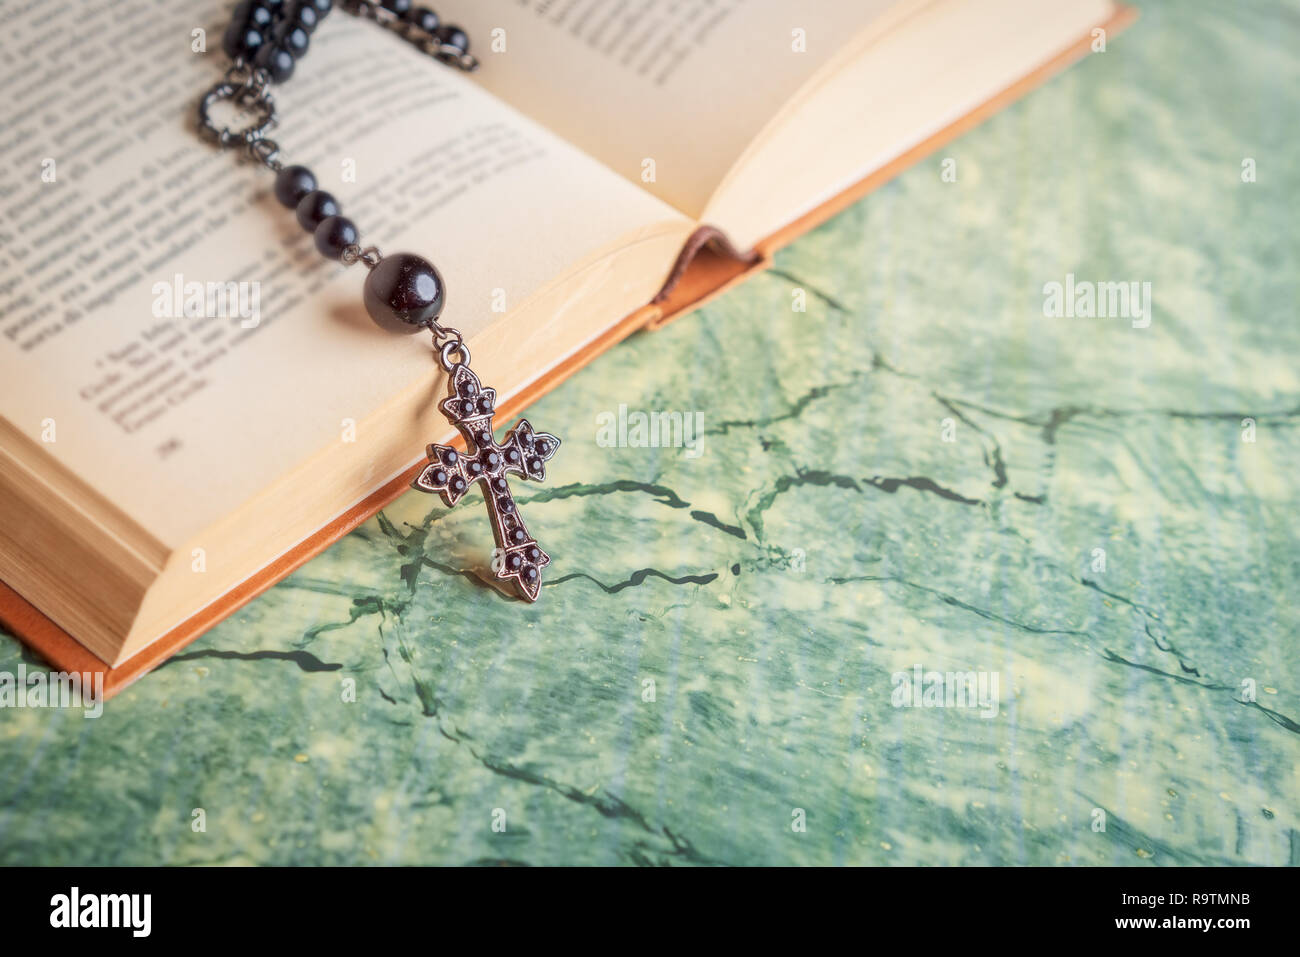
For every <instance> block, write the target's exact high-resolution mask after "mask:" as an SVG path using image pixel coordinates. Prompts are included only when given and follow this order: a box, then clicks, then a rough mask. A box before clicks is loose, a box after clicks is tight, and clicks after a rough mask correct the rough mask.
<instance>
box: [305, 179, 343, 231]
mask: <svg viewBox="0 0 1300 957" xmlns="http://www.w3.org/2000/svg"><path fill="white" fill-rule="evenodd" d="M340 212H342V210H340V209H339V204H338V201H337V200H336V199H335V198H334V197H333V196H331V195H330V194H329V193H327V192H325V190H323V189H314V190H312V191H311V192H310V193H308V194H307V195H306V196H304V197H303V198H302V199H301V200H299V201H298V208H297V209H296V210H295V211H294V214H295V215H296V216H297V217H298V225H299V226H301V227H302V228H303V229H305V230H307V232H309V233H314V232H315V231H316V227H317V226H319V225H320V224H321V222H322V221H323V220H326V219H329V218H330V217H331V216H337V215H338V214H339V213H340Z"/></svg>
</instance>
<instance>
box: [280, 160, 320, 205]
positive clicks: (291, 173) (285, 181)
mask: <svg viewBox="0 0 1300 957" xmlns="http://www.w3.org/2000/svg"><path fill="white" fill-rule="evenodd" d="M315 188H316V177H315V175H314V174H313V173H312V171H311V170H309V169H308V168H307V167H305V166H286V167H285V168H284V169H282V170H280V172H279V173H277V174H276V175H275V198H276V199H278V200H279V201H280V205H282V206H287V207H288V208H289V209H297V208H298V204H299V203H301V202H302V198H303V197H304V196H306V195H307V194H308V193H310V192H311V191H312V190H314V189H315Z"/></svg>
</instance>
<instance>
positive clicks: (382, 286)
mask: <svg viewBox="0 0 1300 957" xmlns="http://www.w3.org/2000/svg"><path fill="white" fill-rule="evenodd" d="M340 6H341V7H342V9H344V10H345V11H347V12H348V13H351V14H354V15H356V16H361V17H366V18H368V19H371V20H374V21H375V22H377V23H378V24H380V25H381V26H383V27H386V28H387V29H390V30H392V31H393V32H395V33H397V34H399V35H400V36H402V37H404V38H405V39H407V40H408V41H410V42H411V43H414V44H415V45H416V47H418V48H419V49H420V50H421V51H422V52H424V53H427V54H429V55H430V56H432V57H434V58H435V59H438V60H440V61H442V62H443V63H447V64H449V65H451V66H455V67H457V68H458V69H461V70H465V71H472V70H474V69H476V68H477V67H478V61H477V60H476V59H475V58H474V57H473V56H471V55H470V53H469V37H467V36H466V35H465V31H463V30H461V29H460V28H459V27H457V26H453V25H451V24H440V23H439V21H438V17H437V14H435V13H434V12H433V11H432V10H428V9H426V8H423V7H412V5H411V0H382V2H381V0H341V3H340ZM332 8H333V0H244V2H242V3H240V4H239V5H238V6H237V7H236V8H235V12H234V17H233V19H232V21H231V24H230V27H229V28H228V29H227V30H226V34H225V38H224V40H223V42H222V48H223V49H224V51H225V53H226V55H227V56H229V57H230V58H231V60H233V61H234V62H233V63H232V65H231V66H230V68H229V69H228V70H227V71H226V75H225V78H224V79H223V80H222V81H221V82H220V83H218V84H217V85H216V86H214V87H212V89H210V90H209V91H208V92H207V93H206V94H205V95H204V97H203V99H202V100H201V101H200V103H199V111H198V112H199V132H200V134H201V135H202V136H203V137H204V138H206V139H208V140H211V141H212V142H213V143H215V144H216V145H217V146H219V147H221V148H223V149H225V148H227V147H240V148H242V149H244V150H245V151H246V152H247V153H248V155H249V156H250V157H251V158H252V159H253V160H254V161H256V162H257V163H260V164H261V165H263V166H265V167H267V168H268V169H270V170H272V171H273V172H274V173H275V174H276V175H275V197H276V199H278V200H279V201H280V203H281V204H283V205H284V206H286V207H288V208H289V209H292V210H294V213H295V215H296V216H297V219H298V223H299V225H301V226H302V228H303V229H305V230H307V231H308V232H310V233H311V234H312V236H313V237H314V239H315V242H316V248H317V249H318V250H320V253H321V255H323V256H325V257H326V258H328V259H333V260H336V261H338V262H341V263H343V264H344V265H346V266H351V265H354V264H355V263H362V264H363V265H365V267H366V268H367V269H368V270H369V271H370V272H369V274H368V275H367V276H366V282H365V289H364V294H363V298H364V301H365V305H366V311H367V312H368V313H370V317H371V318H372V319H374V321H375V323H376V324H377V325H378V326H380V327H381V328H383V329H386V330H388V331H389V332H401V333H413V332H418V331H420V330H421V329H427V330H429V331H430V332H432V334H433V348H434V351H435V352H436V353H437V355H438V361H439V362H440V363H441V365H442V367H443V369H444V370H446V372H447V389H448V392H447V398H445V399H443V400H442V402H441V403H440V404H439V406H438V408H439V409H440V410H441V411H442V413H443V415H445V416H446V417H447V418H448V420H449V421H450V422H451V423H452V424H453V425H454V426H456V428H457V429H458V430H459V431H460V433H461V435H462V436H464V438H465V446H466V450H467V451H465V452H463V453H462V452H457V451H456V450H455V449H453V448H451V447H450V446H446V445H438V444H432V445H430V446H428V449H427V453H428V457H429V464H428V465H427V466H425V468H424V470H423V471H422V472H420V474H419V475H418V476H417V477H416V479H415V481H414V482H413V483H412V484H413V485H414V486H415V488H418V489H420V490H421V491H423V492H436V493H438V494H439V495H440V496H442V500H443V502H444V503H446V504H447V505H448V506H451V505H455V504H456V503H457V502H458V501H460V499H461V497H462V496H463V495H464V494H465V493H466V492H467V491H468V490H469V487H470V485H471V484H472V483H474V482H480V483H482V488H483V498H484V500H485V501H486V502H487V508H488V516H489V518H490V519H491V521H492V534H493V536H494V537H495V539H496V544H497V553H496V555H497V557H496V558H495V559H494V561H493V568H494V570H495V571H496V576H497V578H498V579H499V580H502V581H511V580H513V582H514V586H515V588H516V589H517V590H518V591H519V593H520V594H521V595H523V597H524V598H526V599H528V601H536V600H537V594H538V592H539V591H540V589H541V587H542V579H541V570H542V568H544V567H545V566H546V565H547V564H549V563H550V560H551V559H550V556H549V555H547V554H546V553H545V552H544V551H542V550H541V548H539V547H538V545H537V542H536V541H535V540H534V539H533V537H532V536H531V535H529V534H528V529H527V528H525V527H524V522H523V519H522V518H520V517H519V510H518V509H517V508H516V507H515V500H514V497H513V496H512V495H511V494H510V483H509V482H508V481H507V479H506V476H507V475H511V474H513V475H518V476H521V477H523V478H525V479H533V480H535V481H539V482H540V481H542V480H543V479H545V478H546V461H547V460H548V459H549V458H550V457H551V456H552V455H554V454H555V451H556V449H558V448H559V446H560V440H559V439H557V438H556V437H555V436H553V435H550V434H548V433H546V432H534V431H533V427H532V426H531V425H529V423H528V420H527V419H520V420H519V423H518V424H517V425H516V426H515V427H514V428H513V429H511V430H510V431H509V432H508V433H507V434H506V436H505V438H504V439H502V440H501V441H500V442H497V441H496V440H495V439H494V438H493V435H492V416H493V412H494V408H495V403H496V391H495V390H493V389H489V388H485V387H483V386H482V385H481V384H480V383H479V380H478V376H476V375H475V374H474V373H473V372H471V371H470V368H469V348H468V347H467V346H466V345H465V341H464V337H463V336H462V335H461V334H460V332H459V331H457V330H455V329H451V328H449V327H447V326H444V325H442V324H441V323H439V322H438V316H439V315H441V314H442V309H443V306H444V305H445V304H446V285H445V284H444V282H443V279H442V274H441V273H439V272H438V270H437V268H436V267H435V266H434V265H433V263H431V262H429V261H428V260H427V259H424V258H423V257H421V256H416V255H413V254H411V253H397V254H395V255H392V256H381V255H380V252H379V250H378V249H376V248H375V247H374V246H367V247H365V248H362V246H361V244H360V242H359V239H360V234H359V233H358V232H357V227H356V224H355V223H353V222H352V220H350V219H348V218H347V217H346V216H343V215H341V214H340V212H341V211H340V207H339V204H338V201H337V200H336V199H335V198H334V197H333V196H331V195H330V194H329V193H327V192H325V190H323V189H318V188H317V181H316V177H315V176H314V175H313V174H312V172H311V170H309V169H307V168H306V167H303V166H285V165H284V164H283V163H281V162H280V159H279V153H280V147H279V144H277V143H276V142H275V141H274V140H271V139H268V138H267V136H266V133H267V132H268V131H269V130H270V129H271V128H272V127H273V126H275V123H276V113H275V102H274V100H273V99H272V97H271V94H270V85H271V84H272V83H283V82H284V81H285V80H287V79H289V77H290V76H292V75H293V70H294V66H295V64H296V63H297V61H298V60H301V59H302V58H303V56H304V55H306V53H307V47H308V46H309V43H310V39H311V34H312V31H313V30H315V28H316V25H317V24H318V23H319V22H320V21H321V20H322V19H323V18H324V17H325V16H326V15H327V14H328V13H329V12H330V10H331V9H332ZM223 100H229V101H231V102H232V103H233V104H234V105H236V106H238V107H239V108H241V109H242V110H244V111H246V112H247V113H248V114H249V115H250V116H251V117H252V119H251V121H250V123H249V125H247V126H246V127H244V128H243V129H240V130H231V129H230V128H229V127H224V126H223V127H218V126H217V125H216V123H214V122H213V120H212V118H211V116H210V113H211V109H212V107H213V106H214V105H215V104H216V103H218V102H221V101H223Z"/></svg>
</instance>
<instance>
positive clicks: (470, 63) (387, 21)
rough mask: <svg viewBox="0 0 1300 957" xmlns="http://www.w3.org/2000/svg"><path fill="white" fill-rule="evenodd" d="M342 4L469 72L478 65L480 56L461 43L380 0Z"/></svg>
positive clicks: (347, 8) (444, 60) (426, 51)
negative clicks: (430, 30)
mask: <svg viewBox="0 0 1300 957" xmlns="http://www.w3.org/2000/svg"><path fill="white" fill-rule="evenodd" d="M342 8H343V9H344V10H345V11H347V12H348V13H350V14H352V15H353V16H358V17H364V18H366V19H367V20H373V21H375V22H376V23H378V24H379V25H380V26H381V27H383V28H384V29H386V30H391V31H393V32H394V33H396V34H397V35H398V36H400V37H402V38H404V39H406V40H409V41H410V42H411V43H413V44H414V45H415V46H416V48H417V49H419V50H420V52H421V53H425V54H427V55H428V56H431V57H433V58H435V59H436V60H439V61H440V62H442V63H447V64H450V65H451V66H454V67H456V68H457V69H460V70H464V71H465V72H466V73H473V72H474V71H475V70H477V69H478V57H476V56H474V55H473V54H471V53H462V52H461V51H460V49H459V48H458V47H454V46H451V45H449V44H445V43H443V42H442V41H440V40H439V39H438V38H437V37H436V36H434V35H433V34H431V33H425V32H424V31H423V30H421V29H420V28H419V27H417V26H416V25H415V24H413V23H410V22H408V21H406V20H404V19H402V17H401V16H399V15H398V14H396V13H393V11H391V10H389V9H387V8H386V7H383V6H380V3H379V0H343V3H342Z"/></svg>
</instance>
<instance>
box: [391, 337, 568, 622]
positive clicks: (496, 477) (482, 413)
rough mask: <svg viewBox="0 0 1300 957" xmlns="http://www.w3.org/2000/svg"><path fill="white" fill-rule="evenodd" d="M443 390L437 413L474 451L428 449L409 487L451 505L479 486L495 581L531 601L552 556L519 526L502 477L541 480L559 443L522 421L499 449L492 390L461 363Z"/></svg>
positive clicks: (535, 598)
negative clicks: (496, 555)
mask: <svg viewBox="0 0 1300 957" xmlns="http://www.w3.org/2000/svg"><path fill="white" fill-rule="evenodd" d="M447 385H448V395H447V398H445V399H443V400H442V402H441V404H440V405H439V406H438V408H439V409H441V410H442V413H443V415H445V416H446V417H447V418H448V419H449V420H451V423H452V425H454V426H456V428H457V429H459V430H460V433H461V435H463V436H465V444H466V449H467V450H469V449H472V450H473V451H466V452H463V453H462V452H457V451H456V450H455V449H453V448H451V447H450V446H447V445H438V444H433V445H430V446H429V447H428V455H429V463H430V464H429V465H427V466H425V468H424V471H422V472H421V473H420V474H419V475H418V476H417V477H416V479H415V481H414V482H412V483H411V484H412V485H414V486H415V487H416V488H418V489H419V490H420V491H422V492H437V493H438V494H439V495H441V496H442V500H443V501H444V502H445V503H446V504H447V505H449V506H451V505H455V504H456V503H457V502H459V501H460V499H461V497H462V496H463V495H464V494H465V493H466V492H467V491H469V487H470V485H471V484H472V483H474V482H482V483H483V499H484V501H486V502H487V507H488V515H489V517H491V519H492V535H493V537H494V538H495V539H496V543H497V548H498V549H500V550H501V559H500V562H499V564H498V565H497V567H496V573H497V578H498V579H500V580H502V581H507V580H509V579H512V578H513V579H514V580H515V587H516V588H517V589H518V590H519V592H520V594H522V595H523V596H524V597H525V598H527V599H528V600H529V601H536V600H537V594H538V592H539V591H540V590H541V587H542V569H543V568H545V567H546V566H547V565H548V564H550V561H551V557H550V556H549V555H547V554H546V553H545V552H544V551H542V550H541V548H539V547H538V545H537V542H536V541H535V540H534V539H533V537H532V536H531V535H529V534H528V529H527V528H525V527H524V521H523V519H522V518H520V516H519V509H518V508H516V507H515V500H514V496H513V495H511V494H510V483H509V482H508V481H507V480H506V476H507V475H509V474H514V475H519V476H522V477H523V478H526V479H533V480H534V481H538V482H541V481H543V480H544V479H545V478H546V461H547V459H549V458H550V457H551V456H552V455H554V454H555V451H556V449H558V448H559V447H560V440H559V439H557V438H556V437H555V436H553V435H550V434H549V433H546V432H534V431H533V427H532V426H531V425H530V424H529V423H528V420H527V419H520V420H519V424H518V425H516V426H515V427H514V428H513V429H511V430H510V431H509V432H507V433H506V437H505V438H504V439H502V440H501V442H500V444H498V443H497V442H496V441H495V440H494V439H493V437H492V416H493V414H494V413H495V411H496V409H495V406H496V390H495V389H485V388H483V386H482V385H480V384H479V381H478V376H476V375H475V374H474V373H473V372H471V371H470V369H469V366H467V365H465V364H464V363H457V364H456V365H455V366H453V367H452V369H451V371H450V373H449V375H448V383H447Z"/></svg>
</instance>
